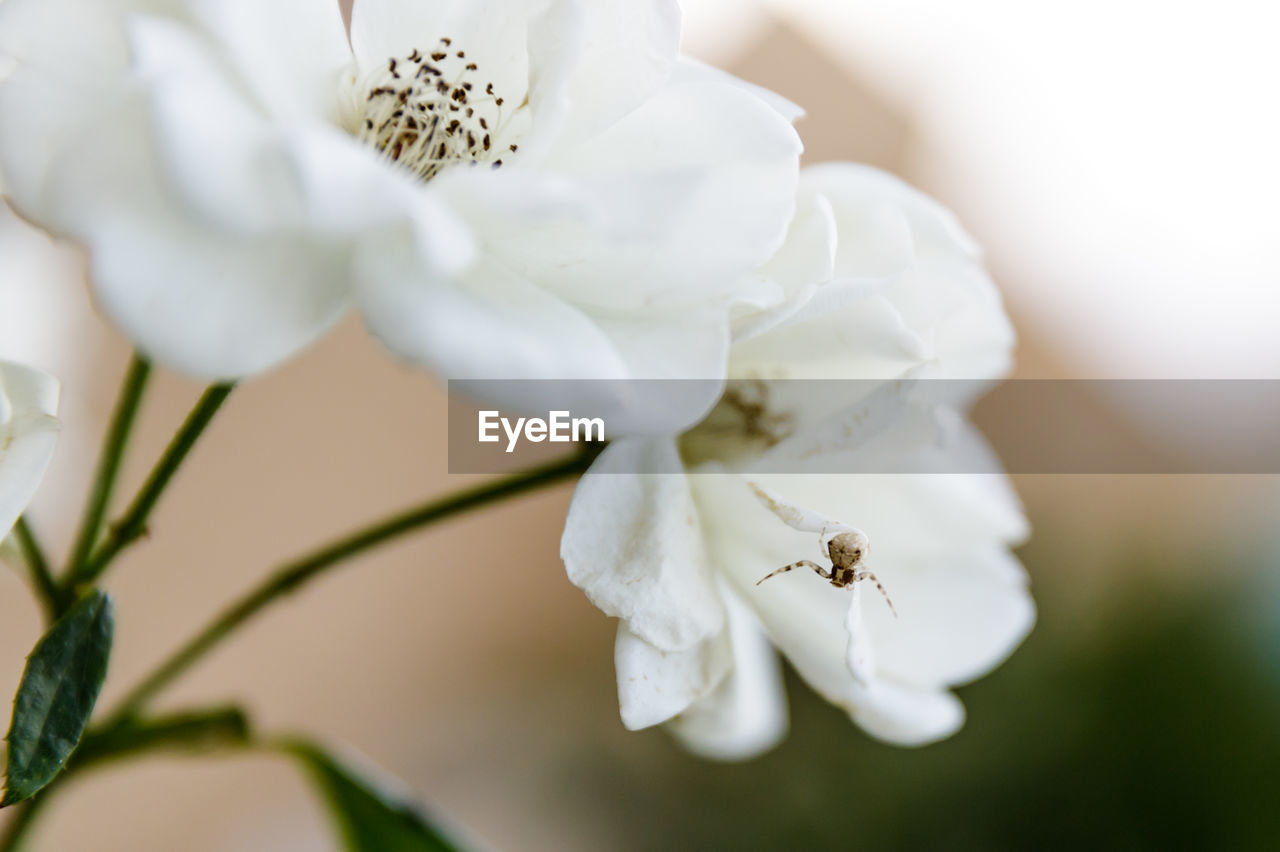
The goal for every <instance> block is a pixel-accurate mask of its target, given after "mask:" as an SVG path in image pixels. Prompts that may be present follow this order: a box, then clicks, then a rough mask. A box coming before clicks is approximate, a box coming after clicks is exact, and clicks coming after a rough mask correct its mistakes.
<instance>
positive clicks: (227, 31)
mask: <svg viewBox="0 0 1280 852" xmlns="http://www.w3.org/2000/svg"><path fill="white" fill-rule="evenodd" d="M186 5H187V7H188V8H189V9H190V12H191V14H192V15H193V16H195V17H196V18H197V19H198V20H199V22H200V24H201V26H202V27H204V28H205V29H207V31H208V32H209V33H210V34H211V35H212V36H213V37H214V38H215V39H216V40H217V42H218V45H219V47H221V49H222V50H223V51H224V53H225V55H226V57H227V59H228V60H229V64H230V65H232V66H233V67H234V68H235V70H236V72H237V75H236V76H237V78H238V81H239V82H240V83H241V84H243V85H244V86H245V88H247V89H248V90H249V91H251V92H252V93H253V95H254V96H255V97H256V99H257V101H258V103H259V104H260V105H261V107H262V108H263V109H264V110H265V111H266V112H267V113H268V114H270V115H272V116H275V117H277V118H284V119H291V120H301V119H317V120H328V119H331V118H333V117H334V115H335V114H336V113H335V109H336V107H337V91H338V80H339V77H340V75H341V73H342V72H343V70H344V69H345V68H346V66H348V65H349V64H350V62H351V50H350V48H349V47H348V45H347V34H346V30H345V28H344V26H343V23H342V15H341V13H340V11H339V9H338V5H337V4H336V3H332V2H329V0H270V2H262V0H187V4H186Z"/></svg>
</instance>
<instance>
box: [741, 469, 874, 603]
mask: <svg viewBox="0 0 1280 852" xmlns="http://www.w3.org/2000/svg"><path fill="white" fill-rule="evenodd" d="M749 484H750V485H751V490H752V491H754V492H755V493H756V496H757V497H759V498H760V501H761V502H763V503H764V504H765V506H766V507H767V508H768V509H769V510H770V511H771V512H773V513H774V514H775V515H777V516H778V517H779V518H781V519H782V521H783V522H784V523H786V524H787V525H788V526H790V527H792V528H793V529H797V530H800V531H801V532H817V533H818V546H819V547H820V548H821V549H822V555H823V556H825V557H826V558H827V559H829V560H830V561H831V568H830V569H827V568H823V567H822V566H821V565H819V564H818V563H816V562H812V561H810V560H808V559H801V560H799V561H798V562H792V563H791V564H790V565H784V566H782V567H781V568H779V569H777V570H776V571H771V572H770V573H768V574H766V575H765V576H763V577H761V578H760V579H759V580H757V581H756V585H757V586H758V585H760V584H761V583H763V582H764V581H765V580H768V579H769V578H770V577H776V576H777V575H778V574H785V573H786V572H788V571H791V570H794V569H796V568H811V569H813V572H814V573H815V574H817V575H818V576H819V577H821V578H822V579H824V580H830V581H831V585H833V586H835V587H836V588H837V589H847V588H849V587H850V586H852V585H853V584H854V583H857V582H858V581H860V580H870V581H871V582H872V583H875V586H876V588H877V589H879V590H880V594H881V595H883V596H884V601H885V603H887V604H888V605H889V611H890V612H892V613H893V615H894V617H895V618H896V617H897V616H898V611H897V609H895V608H894V606H893V601H892V600H891V599H890V598H889V593H888V592H886V591H885V589H884V586H883V585H881V584H880V579H879V578H878V577H876V575H875V574H873V573H871V572H870V571H867V570H866V569H864V568H862V560H863V559H865V558H866V557H867V555H868V554H869V553H870V552H871V541H870V539H868V538H867V534H866V533H864V532H863V531H862V530H860V529H858V528H856V527H851V526H849V525H847V524H842V523H840V522H838V521H833V520H831V519H829V518H825V517H823V516H822V515H819V514H818V513H817V512H814V511H811V510H808V509H801V508H799V507H797V506H791V505H787V504H784V503H782V502H781V501H779V500H778V498H776V497H774V496H773V495H772V494H770V493H769V492H767V491H765V490H764V489H763V488H761V487H760V486H759V485H756V484H755V483H754V482H752V483H749Z"/></svg>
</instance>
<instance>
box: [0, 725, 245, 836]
mask: <svg viewBox="0 0 1280 852" xmlns="http://www.w3.org/2000/svg"><path fill="white" fill-rule="evenodd" d="M251 745H252V741H251V739H250V732H249V721H248V719H247V718H246V716H245V714H244V711H243V710H241V709H240V708H238V707H230V706H228V707H211V708H208V709H201V710H190V711H184V712H181V713H174V714H172V715H166V716H155V717H151V718H148V719H138V720H131V721H130V722H129V723H128V724H124V725H117V726H116V727H115V728H113V729H111V730H103V731H100V730H97V729H96V728H95V729H92V730H89V731H86V732H85V735H84V738H83V739H81V741H80V745H79V747H77V748H76V750H75V753H74V754H73V755H72V756H71V760H70V762H69V763H68V764H67V768H66V770H64V771H63V773H62V774H61V775H59V776H58V777H57V778H56V779H54V781H53V782H52V783H51V784H49V786H47V787H45V788H44V789H43V790H41V791H40V793H39V794H37V795H36V797H35V798H33V799H30V800H29V801H27V802H24V803H22V804H21V805H17V806H15V810H16V816H15V817H14V819H13V822H12V823H10V824H9V828H8V830H7V831H6V832H5V834H4V836H3V837H2V838H0V852H17V850H18V849H21V848H22V845H23V844H24V843H25V842H26V839H27V833H28V832H29V831H30V830H31V825H32V823H33V822H34V821H35V818H36V816H37V815H38V814H39V813H40V812H41V810H42V809H43V808H44V806H45V805H47V804H48V802H49V798H50V797H51V796H52V795H53V794H54V793H56V792H57V791H58V790H59V789H61V787H62V785H63V784H64V783H66V780H67V778H69V777H70V776H71V775H72V774H73V773H79V772H83V771H85V770H88V769H91V768H94V767H97V766H98V765H100V764H102V763H106V762H109V761H114V760H120V759H123V758H127V757H133V756H136V755H139V754H144V753H146V752H150V751H156V750H160V749H166V748H170V749H172V748H180V749H196V750H204V749H209V748H216V747H219V746H230V747H248V746H251Z"/></svg>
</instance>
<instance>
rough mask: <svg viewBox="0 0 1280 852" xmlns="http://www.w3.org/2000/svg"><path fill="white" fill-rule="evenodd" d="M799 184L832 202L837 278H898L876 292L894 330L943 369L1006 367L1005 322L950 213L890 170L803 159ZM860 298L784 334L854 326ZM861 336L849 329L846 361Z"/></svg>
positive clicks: (971, 246)
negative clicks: (850, 305) (809, 163)
mask: <svg viewBox="0 0 1280 852" xmlns="http://www.w3.org/2000/svg"><path fill="white" fill-rule="evenodd" d="M801 187H802V189H803V190H804V191H807V192H815V193H820V194H822V195H823V196H825V197H826V198H827V199H828V200H829V201H830V203H831V206H832V209H833V211H834V214H835V218H836V226H837V231H838V234H839V249H838V251H837V254H836V261H835V274H836V276H837V277H840V278H849V279H859V278H867V277H881V278H884V277H896V280H895V281H894V283H893V285H892V286H891V287H887V288H885V289H883V290H881V291H880V293H879V299H880V300H881V301H879V302H878V304H877V308H878V309H879V310H880V311H881V312H886V311H887V312H886V314H885V321H884V323H883V324H884V327H885V328H886V329H887V328H890V327H891V326H893V325H897V326H898V329H899V334H900V336H901V337H902V338H903V339H904V340H914V341H917V345H918V346H920V347H921V348H922V355H921V357H929V358H934V359H936V360H937V361H938V362H939V364H940V367H941V370H942V375H944V376H947V377H964V378H985V377H991V376H996V375H1000V374H1001V373H1002V372H1003V371H1005V370H1007V369H1008V366H1009V357H1010V356H1009V353H1010V350H1011V348H1012V345H1013V339H1014V336H1013V330H1012V327H1011V326H1010V324H1009V321H1008V318H1007V316H1006V315H1005V313H1004V308H1003V306H1002V304H1001V302H1000V297H999V294H998V292H997V291H996V289H995V287H994V285H993V284H992V283H991V281H990V279H989V278H987V276H986V274H985V273H984V272H983V270H982V268H981V265H980V260H981V258H980V252H979V250H978V247H977V245H976V244H975V243H974V242H973V240H972V238H971V237H969V235H968V234H966V233H965V232H964V230H963V229H962V228H961V227H960V225H959V224H958V223H957V222H956V219H955V217H954V216H952V215H951V213H950V212H948V211H947V210H946V209H944V208H943V207H941V206H940V205H938V204H937V203H936V202H934V201H932V200H931V199H929V198H928V197H927V196H925V195H923V194H921V193H919V192H918V191H916V190H914V189H912V188H911V187H909V186H907V185H906V184H904V183H902V182H901V181H899V180H898V179H897V178H894V177H893V176H891V175H888V174H885V173H884V172H880V171H878V170H875V169H871V168H869V167H865V166H857V165H853V164H849V163H829V164H823V165H820V166H813V167H810V168H807V169H805V170H804V172H803V173H802V175H801ZM868 307H870V303H868V304H864V305H856V306H854V307H853V308H852V309H848V308H846V309H844V310H841V311H839V312H837V313H834V314H832V315H830V316H829V317H828V318H826V319H825V320H823V321H819V322H814V323H807V324H805V325H804V326H800V325H799V324H798V323H797V324H796V327H794V328H791V329H789V331H790V333H791V338H790V339H792V340H803V339H814V338H815V337H818V336H821V335H822V334H823V332H822V330H821V329H822V328H823V327H830V325H831V324H832V323H837V324H839V325H840V326H843V327H845V328H849V329H852V327H853V326H854V325H857V324H858V323H859V322H860V321H861V320H862V318H860V317H859V316H858V313H859V312H860V311H864V310H866V309H867V308H868ZM891 318H892V319H891ZM859 338H860V336H852V335H851V336H849V337H848V338H847V339H848V341H849V343H846V345H845V346H844V347H843V348H844V349H845V350H846V352H847V353H848V354H849V355H850V356H851V360H852V356H853V354H854V353H855V352H856V346H857V343H856V341H857V340H859ZM869 339H871V340H874V338H869ZM775 345H776V344H775ZM880 369H884V370H889V369H892V366H891V365H890V364H884V365H881V367H880Z"/></svg>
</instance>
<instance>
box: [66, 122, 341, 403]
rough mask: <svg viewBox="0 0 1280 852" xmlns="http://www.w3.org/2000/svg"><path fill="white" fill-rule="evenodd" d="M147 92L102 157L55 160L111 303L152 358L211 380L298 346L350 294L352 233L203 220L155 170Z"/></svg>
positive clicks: (108, 307)
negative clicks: (250, 229) (347, 239)
mask: <svg viewBox="0 0 1280 852" xmlns="http://www.w3.org/2000/svg"><path fill="white" fill-rule="evenodd" d="M158 158H159V155H158V152H156V151H155V150H154V147H153V145H152V144H151V139H150V137H149V134H148V131H147V116H146V112H145V109H144V108H143V105H142V103H141V102H139V101H135V102H133V103H131V104H128V105H124V106H121V107H120V108H118V109H116V110H114V111H113V113H112V118H111V120H110V121H109V122H104V123H103V124H102V125H101V126H100V127H98V128H96V130H95V135H94V156H93V157H84V156H78V155H76V154H69V155H67V156H66V157H65V158H64V159H63V160H61V161H60V162H59V163H58V164H57V166H56V169H55V173H56V175H57V180H56V181H55V184H54V195H53V198H52V207H53V210H52V213H53V217H54V218H55V219H56V221H58V222H59V223H60V224H61V225H62V226H63V227H65V228H66V230H68V231H69V232H70V233H71V234H73V235H74V236H76V237H77V238H78V239H80V240H81V241H82V242H84V243H85V244H86V245H87V246H88V247H89V249H90V266H91V278H92V285H93V289H94V295H95V297H96V298H97V300H98V303H99V305H100V307H101V308H102V309H103V310H104V311H105V312H106V313H107V314H108V315H109V316H110V317H111V318H112V319H113V320H114V321H115V322H116V323H117V324H119V325H120V326H121V328H122V329H123V330H124V331H125V333H126V334H128V335H129V337H130V338H132V339H133V341H134V342H135V343H136V344H137V345H138V346H139V347H140V348H141V349H142V350H143V351H144V352H146V353H147V354H148V355H149V356H150V357H151V358H153V359H155V360H157V361H159V362H161V363H163V364H165V365H166V366H169V367H171V368H173V369H175V370H178V371H180V372H183V373H186V374H188V375H190V376H192V377H195V378H199V379H203V380H226V379H233V378H239V377H241V376H245V375H248V374H252V373H255V372H258V371H261V370H264V369H267V368H269V367H271V366H274V365H275V364H277V363H279V362H280V361H282V360H284V359H285V358H287V357H289V356H290V355H292V354H294V353H295V352H297V351H298V350H300V349H301V348H303V347H304V346H306V345H307V344H308V343H310V342H311V341H312V340H314V339H315V338H316V337H318V336H319V335H320V334H322V333H323V332H324V331H326V330H327V329H328V328H329V327H330V326H332V325H333V324H334V323H335V322H336V321H337V319H338V318H339V317H340V316H341V314H342V312H343V310H344V309H345V307H346V305H347V300H348V279H349V274H350V273H349V259H348V250H347V248H346V247H345V246H344V245H342V244H340V243H339V244H336V245H335V244H333V243H331V242H329V241H325V240H323V239H320V238H309V237H308V236H307V235H306V234H305V233H301V232H294V231H284V232H283V233H268V234H264V235H249V236H246V235H243V234H238V233H232V232H222V231H220V230H218V229H217V228H216V227H213V226H211V225H210V224H209V223H207V222H201V221H194V220H193V219H192V218H191V217H190V215H189V213H188V212H187V211H186V210H184V209H183V207H182V206H181V205H180V204H178V203H177V201H176V199H175V198H173V197H172V195H171V194H170V193H169V192H167V190H166V188H165V187H164V185H163V184H162V182H161V181H160V179H159V176H158V175H157V174H156V171H155V164H156V162H157V160H158Z"/></svg>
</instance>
